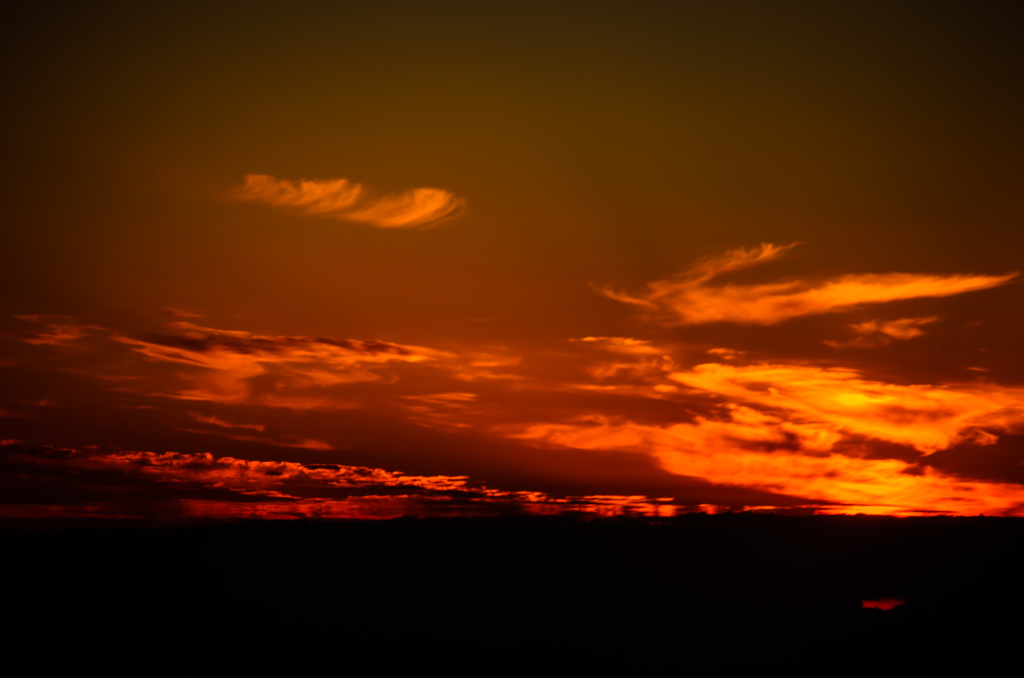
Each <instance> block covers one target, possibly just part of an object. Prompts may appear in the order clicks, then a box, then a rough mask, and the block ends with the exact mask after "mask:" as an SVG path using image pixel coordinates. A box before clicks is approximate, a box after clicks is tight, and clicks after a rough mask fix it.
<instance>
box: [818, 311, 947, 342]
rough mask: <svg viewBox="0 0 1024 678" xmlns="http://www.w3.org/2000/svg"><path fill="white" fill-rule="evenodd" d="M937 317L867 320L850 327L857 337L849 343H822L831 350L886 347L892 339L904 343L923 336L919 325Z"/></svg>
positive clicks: (932, 320)
mask: <svg viewBox="0 0 1024 678" xmlns="http://www.w3.org/2000/svg"><path fill="white" fill-rule="evenodd" d="M938 319H939V318H938V316H930V317H927V318H899V319H898V320H867V321H865V322H862V323H855V324H853V325H850V328H851V329H852V330H853V331H854V332H856V333H857V334H859V335H860V336H859V337H855V338H853V339H850V340H849V341H833V340H831V339H825V340H824V342H823V343H825V344H826V345H828V346H831V347H833V348H873V347H876V346H887V345H889V344H890V343H891V342H892V340H893V339H895V340H897V341H906V340H908V339H914V338H916V337H920V336H922V335H924V330H922V329H921V325H927V324H929V323H933V322H935V321H936V320H938Z"/></svg>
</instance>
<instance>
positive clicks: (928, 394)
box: [669, 363, 1024, 454]
mask: <svg viewBox="0 0 1024 678" xmlns="http://www.w3.org/2000/svg"><path fill="white" fill-rule="evenodd" d="M669 378H670V379H671V380H673V381H675V382H676V383H679V384H683V385H685V386H688V387H690V388H692V389H696V390H699V391H704V392H707V393H711V394H715V395H719V396H725V397H727V398H729V399H731V400H734V401H739V402H743V403H745V404H750V405H759V406H762V407H767V408H772V409H774V410H777V411H783V412H786V413H787V415H788V416H789V417H790V418H793V419H794V420H795V421H801V422H805V423H806V424H807V425H811V426H814V427H815V428H816V429H817V430H819V431H821V432H822V433H823V434H826V433H828V434H840V433H843V434H856V435H861V436H866V437H869V438H875V439H878V440H884V441H887V442H892V443H897V444H900V445H909V446H911V447H913V448H915V449H917V450H918V451H920V452H923V453H926V454H927V453H931V452H935V451H938V450H942V449H946V448H948V447H950V446H952V445H955V444H957V443H961V442H965V441H968V440H970V441H972V442H980V443H985V442H994V441H995V436H994V434H992V433H991V432H990V431H991V430H1001V431H1011V430H1017V429H1020V428H1021V427H1022V426H1024V389H1022V388H1011V387H1002V386H998V385H995V384H991V383H979V384H965V385H961V386H956V387H952V386H932V385H926V384H912V385H901V384H888V383H885V382H879V381H870V380H866V379H863V378H861V376H860V374H859V373H857V372H856V371H854V370H847V369H840V368H833V369H822V368H816V367H808V366H803V365H787V364H782V365H772V364H758V365H750V366H746V367H741V366H735V365H722V364H718V363H708V364H704V365H697V366H695V367H694V368H693V369H692V370H690V371H687V372H674V373H672V374H671V375H669Z"/></svg>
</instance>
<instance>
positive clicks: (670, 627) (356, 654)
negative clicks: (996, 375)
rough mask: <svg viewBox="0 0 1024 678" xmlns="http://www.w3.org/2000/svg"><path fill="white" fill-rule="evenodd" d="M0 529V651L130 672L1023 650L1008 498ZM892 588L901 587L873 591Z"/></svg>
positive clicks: (917, 660) (910, 660)
mask: <svg viewBox="0 0 1024 678" xmlns="http://www.w3.org/2000/svg"><path fill="white" fill-rule="evenodd" d="M2 539H3V543H4V549H3V550H4V553H5V554H6V555H5V558H4V560H5V569H6V577H5V581H6V584H7V586H6V589H7V592H6V595H5V598H6V601H5V606H4V607H5V609H6V616H7V617H8V620H9V621H13V622H14V624H13V626H12V628H13V630H10V631H8V632H7V633H6V637H7V641H8V643H9V647H10V648H12V649H11V650H10V651H9V653H10V652H13V653H15V654H17V653H27V654H29V655H30V656H33V657H36V658H37V659H38V660H39V661H43V663H47V662H49V663H50V664H53V663H54V662H58V663H59V662H65V661H66V662H70V663H76V662H80V663H81V664H78V665H81V666H85V665H88V664H91V663H95V662H99V663H101V664H103V665H105V666H108V667H114V666H115V665H121V664H123V665H125V666H129V667H136V668H138V669H140V670H141V669H143V668H144V667H151V668H152V667H158V666H168V667H170V666H179V668H188V667H193V668H195V665H196V662H200V663H205V662H208V661H210V659H209V658H210V657H216V658H218V659H217V661H219V662H226V663H225V664H223V666H224V667H225V668H227V667H228V666H234V667H236V668H238V669H241V668H243V667H253V668H270V667H275V666H276V667H278V668H281V669H282V670H284V669H288V670H297V669H298V668H299V667H301V666H304V665H306V664H307V663H308V662H313V664H315V663H316V662H321V661H328V662H331V667H332V668H331V670H332V671H335V670H336V671H346V670H351V669H352V668H353V667H354V666H355V665H356V664H357V663H359V662H364V661H368V662H370V664H371V665H373V666H375V667H376V668H375V669H373V670H383V669H384V668H386V667H388V666H397V665H408V666H419V667H421V668H423V669H426V668H427V667H428V666H432V667H444V666H448V667H449V668H452V667H454V666H456V665H463V664H464V663H466V662H470V661H471V660H472V662H475V663H474V664H472V665H473V666H476V667H477V668H476V669H474V670H476V671H477V672H487V673H490V672H492V671H497V670H499V669H501V668H502V667H505V668H508V667H519V668H531V667H532V668H534V669H540V668H543V667H555V666H561V667H562V668H566V669H568V668H575V669H581V670H582V669H584V668H590V669H608V668H610V667H619V668H622V669H641V668H643V667H655V666H657V667H665V666H670V667H675V668H676V669H678V670H677V671H676V672H677V673H687V672H689V671H690V670H698V671H700V672H702V673H703V672H713V671H714V670H717V669H726V668H729V667H747V668H756V667H761V668H764V669H768V668H773V669H793V668H795V667H800V666H804V667H807V668H809V669H814V668H815V667H817V669H818V670H824V671H826V673H835V672H836V671H838V670H839V669H840V668H842V667H843V666H867V667H872V666H873V667H884V666H889V665H899V666H908V667H913V666H921V665H928V664H939V665H941V664H942V663H943V662H945V661H948V660H949V659H951V658H954V657H960V658H967V659H971V658H978V657H987V656H991V655H994V654H998V653H1000V652H1003V651H1004V650H1005V651H1010V650H1012V648H1013V647H1015V645H1016V643H1017V639H1018V638H1019V631H1020V626H1021V622H1020V621H1019V616H1020V610H1021V603H1022V602H1024V585H1022V584H1021V583H1020V581H1021V577H1020V569H1021V562H1022V555H1024V520H1021V519H1016V518H982V517H979V518H963V517H930V518H890V517H870V516H781V515H772V514H753V513H737V514H720V515H705V514H689V515H685V516H680V517H676V518H672V519H661V520H656V521H655V520H650V519H636V518H628V519H622V518H616V519H589V520H584V519H577V518H574V517H557V518H555V517H552V518H537V517H534V518H436V519H417V518H401V519H397V520H388V521H351V522H345V521H323V522H315V521H296V522H284V521H253V522H236V523H225V522H220V523H211V524H202V525H196V524H192V525H178V526H166V525H165V526H156V527H153V526H144V527H140V526H138V525H130V524H129V525H125V524H115V523H109V524H100V523H96V522H92V523H88V524H87V525H86V526H82V524H74V525H63V526H60V525H53V524H46V523H39V522H29V521H25V522H8V523H5V524H4V529H3V532H2ZM883 599H900V600H905V601H906V602H905V604H902V605H899V606H896V607H893V608H892V609H889V610H883V609H877V608H871V607H864V606H863V601H865V600H869V601H871V600H883ZM313 664H310V665H313ZM467 666H468V665H467ZM830 667H831V668H830Z"/></svg>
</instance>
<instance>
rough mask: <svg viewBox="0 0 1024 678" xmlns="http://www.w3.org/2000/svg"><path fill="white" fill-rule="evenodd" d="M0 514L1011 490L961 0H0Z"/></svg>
mask: <svg viewBox="0 0 1024 678" xmlns="http://www.w3.org/2000/svg"><path fill="white" fill-rule="evenodd" d="M7 14H8V19H9V20H8V21H7V22H5V26H4V28H3V31H4V33H5V35H4V40H3V41H2V42H0V44H2V46H0V49H2V50H3V55H4V61H5V65H6V68H5V69H4V71H3V75H2V77H3V81H4V83H3V86H4V90H5V92H6V93H7V96H6V97H5V98H6V100H7V104H6V105H5V106H4V108H3V110H2V111H0V116H3V122H4V124H3V127H2V132H0V139H2V144H3V156H4V158H5V162H4V163H3V164H2V166H0V172H2V187H3V189H2V190H3V199H2V200H0V219H2V223H3V224H4V226H3V228H2V229H0V248H2V251H3V253H4V255H5V256H4V266H3V267H0V282H2V285H3V289H4V294H3V295H2V297H0V439H2V440H3V441H4V443H3V446H2V447H0V466H2V467H3V469H4V471H3V473H2V474H0V485H2V486H3V492H2V497H3V498H2V499H0V502H2V503H0V515H2V516H13V517H47V516H92V515H95V516H105V517H134V518H137V517H150V518H158V519H180V518H194V517H213V518H216V517H228V518H231V517H282V518H294V517H304V516H306V517H308V516H323V517H343V518H344V517H394V516H399V515H409V514H413V515H498V514H501V515H507V514H517V513H526V514H557V513H565V512H583V513H593V514H597V515H624V514H626V515H675V514H677V513H679V512H686V511H707V512H716V511H725V510H776V511H781V512H787V511H796V512H801V511H802V512H816V513H875V514H888V515H931V514H937V513H938V514H952V515H978V514H985V515H1017V514H1020V513H1022V512H1024V360H1022V358H1021V352H1020V345H1021V344H1020V335H1021V331H1022V329H1024V327H1022V325H1024V320H1022V316H1021V313H1020V309H1021V308H1022V307H1024V304H1022V302H1024V292H1022V290H1024V287H1022V285H1021V280H1022V277H1021V271H1022V270H1024V261H1022V256H1021V253H1022V252H1024V235H1022V234H1024V229H1022V228H1021V225H1022V221H1024V219H1022V217H1024V203H1022V200H1021V195H1022V185H1024V184H1022V181H1024V170H1022V166H1021V163H1020V158H1021V157H1022V152H1024V132H1022V130H1021V127H1020V124H1019V121H1020V120H1021V119H1022V114H1024V95H1022V93H1021V89H1020V87H1019V86H1018V83H1020V82H1021V80H1022V76H1024V73H1022V71H1024V46H1022V44H1021V41H1020V40H1019V35H1020V30H1021V28H1022V25H1021V24H1022V22H1021V19H1020V17H1019V12H1014V11H1013V9H1012V7H1011V6H1010V5H1009V4H1004V3H987V2H980V3H979V2H972V3H956V2H934V1H933V2H903V3H891V2H835V3H824V4H823V3H812V2H779V3H754V2H688V3H668V2H629V3H625V2H599V1H594V0H590V1H588V2H567V1H559V2H515V3H475V2H445V1H438V2H430V3H423V2H420V3H416V2H387V1H384V2H373V3H362V2H330V3H328V2H289V3H281V2H246V3H241V2H238V3H233V2H223V3H215V4H213V5H211V4H209V3H190V2H174V3H165V2H153V3H144V4H143V5H139V4H137V3H124V2H108V3H89V4H88V5H82V4H80V3H48V4H46V5H45V6H41V5H38V4H36V3H16V4H15V5H14V6H13V8H12V9H8V10H7Z"/></svg>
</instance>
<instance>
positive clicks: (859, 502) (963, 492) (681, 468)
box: [508, 406, 1024, 515]
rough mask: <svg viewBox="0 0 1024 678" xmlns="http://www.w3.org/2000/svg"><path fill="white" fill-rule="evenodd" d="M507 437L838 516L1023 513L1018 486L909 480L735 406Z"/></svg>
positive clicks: (896, 469)
mask: <svg viewBox="0 0 1024 678" xmlns="http://www.w3.org/2000/svg"><path fill="white" fill-rule="evenodd" d="M508 434H509V435H510V436H511V437H515V438H518V439H521V440H526V441H531V442H533V443H535V444H543V445H554V446H562V447H571V448H576V449H584V450H602V451H608V450H612V451H631V452H636V453H640V454H646V455H651V456H653V457H655V458H656V459H658V460H659V461H660V462H661V464H662V466H663V467H664V468H665V469H666V470H668V471H670V472H672V473H676V474H679V475H683V476H690V477H698V478H702V479H705V480H708V481H710V482H713V483H716V484H725V485H739V486H744V487H749V488H756V489H762V490H766V491H770V492H777V493H782V494H787V495H790V496H798V497H804V498H806V499H808V500H814V501H823V502H828V503H831V504H832V505H833V506H832V507H831V510H832V511H836V512H847V513H848V512H853V511H856V512H862V513H879V514H895V515H912V514H916V513H949V514H956V515H977V514H978V513H987V514H993V513H1000V514H1008V515H1015V514H1020V513H1021V512H1022V507H1024V487H1022V486H1020V485H1014V484H1009V483H991V482H977V481H968V480H964V479H962V478H958V477H955V476H951V475H946V474H943V473H940V472H938V471H936V470H934V469H932V468H929V467H925V468H924V470H923V471H920V470H918V472H913V473H912V472H911V471H913V470H915V468H914V467H913V466H912V465H911V464H909V463H907V462H905V461H901V460H897V459H869V458H861V457H856V456H850V455H846V454H839V453H837V452H835V451H832V449H831V448H832V447H833V445H835V443H837V442H838V441H839V440H840V437H841V436H840V435H839V434H838V433H836V432H832V431H829V430H828V429H827V428H822V427H819V426H815V425H813V424H799V423H794V422H791V421H787V420H786V419H784V418H781V417H778V416H773V415H770V414H766V413H764V412H760V411H758V410H754V409H752V408H747V407H742V406H732V407H729V408H726V414H725V415H724V416H721V417H719V418H717V419H712V418H708V417H697V418H696V419H695V421H694V422H693V423H679V424H674V425H663V426H658V425H651V424H640V423H637V422H633V421H628V420H615V419H614V418H610V417H604V416H600V415H595V416H590V417H581V418H579V419H577V420H575V421H572V422H569V423H563V424H533V425H529V426H525V427H521V428H520V429H518V430H512V429H510V430H509V432H508ZM822 510H824V511H825V512H829V508H827V507H823V508H822Z"/></svg>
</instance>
